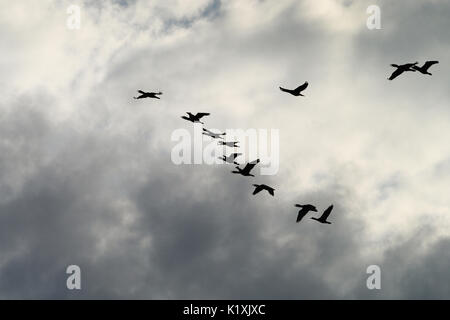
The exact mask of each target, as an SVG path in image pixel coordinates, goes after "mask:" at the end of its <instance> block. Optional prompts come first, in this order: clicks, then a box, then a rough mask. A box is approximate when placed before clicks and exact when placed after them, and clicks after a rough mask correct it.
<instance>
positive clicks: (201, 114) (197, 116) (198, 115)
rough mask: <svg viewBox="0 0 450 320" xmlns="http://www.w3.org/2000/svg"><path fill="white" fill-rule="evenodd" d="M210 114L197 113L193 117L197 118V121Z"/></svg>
mask: <svg viewBox="0 0 450 320" xmlns="http://www.w3.org/2000/svg"><path fill="white" fill-rule="evenodd" d="M209 115H210V114H209V113H206V112H199V113H197V114H196V115H195V117H196V118H198V119H200V118H202V117H204V116H209Z"/></svg>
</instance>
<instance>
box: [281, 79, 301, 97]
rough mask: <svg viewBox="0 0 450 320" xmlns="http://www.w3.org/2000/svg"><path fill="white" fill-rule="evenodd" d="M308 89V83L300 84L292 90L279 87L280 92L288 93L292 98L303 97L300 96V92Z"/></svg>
mask: <svg viewBox="0 0 450 320" xmlns="http://www.w3.org/2000/svg"><path fill="white" fill-rule="evenodd" d="M307 87H308V81H306V82H305V83H304V84H302V85H301V86H299V87H297V88H295V89H294V90H291V89H285V88H282V87H280V90H281V91H284V92H287V93H290V94H292V95H293V96H296V97H297V96H302V97H303V95H302V94H301V92H302V91H303V90H305V89H306V88H307Z"/></svg>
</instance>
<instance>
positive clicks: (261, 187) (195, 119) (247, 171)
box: [133, 61, 439, 224]
mask: <svg viewBox="0 0 450 320" xmlns="http://www.w3.org/2000/svg"><path fill="white" fill-rule="evenodd" d="M437 63H439V62H438V61H427V62H425V63H424V64H423V66H421V67H419V66H417V64H418V62H415V63H406V64H402V65H397V64H391V66H392V67H395V68H397V69H396V70H395V71H394V72H393V73H392V74H391V76H390V77H389V78H388V79H389V80H393V79H395V78H397V77H398V76H399V75H401V74H402V73H404V72H407V71H411V72H416V71H419V72H420V73H422V74H427V75H432V74H431V73H429V72H428V69H429V68H430V67H431V66H432V65H434V64H437ZM307 87H308V82H307V81H306V82H305V83H303V84H302V85H300V86H298V87H297V88H295V89H286V88H283V87H279V88H280V90H281V91H283V92H286V93H289V94H291V95H293V96H296V97H297V96H302V97H303V96H304V95H303V94H302V92H303V91H304V90H305V89H306V88H307ZM138 93H140V96H138V97H133V98H134V99H144V98H154V99H160V98H159V96H160V95H162V92H145V91H142V90H138ZM186 114H187V116H182V117H181V118H182V119H184V120H187V121H190V122H192V123H201V124H204V123H203V122H202V121H200V120H201V119H202V118H203V117H206V116H209V115H210V113H206V112H199V113H196V114H193V113H191V112H187V113H186ZM203 135H205V136H208V137H211V138H213V139H217V140H219V141H218V144H219V145H223V146H226V147H230V148H233V149H234V148H239V146H238V143H239V142H238V141H224V140H225V138H224V136H225V135H226V134H225V133H215V132H212V131H210V130H208V129H206V128H203ZM241 155H242V153H237V152H233V153H231V154H230V155H228V156H226V155H223V156H222V157H219V159H221V160H222V161H224V162H225V163H229V164H235V165H236V167H235V169H236V170H234V171H231V173H233V174H240V175H242V176H244V177H254V175H253V174H251V171H252V170H253V168H254V167H255V166H256V165H257V164H258V163H259V162H260V159H256V160H254V161H252V162H248V163H247V164H246V165H245V166H244V167H243V168H241V167H240V164H239V163H238V162H236V158H237V157H239V156H241ZM253 187H255V189H254V191H253V195H256V194H258V193H260V192H261V191H267V193H269V194H270V195H271V196H275V189H274V188H272V187H270V186H268V185H266V184H253ZM295 207H297V208H300V210H299V212H298V215H297V220H296V222H297V223H298V222H300V221H301V220H302V219H303V218H304V217H305V216H306V215H307V214H308V213H309V212H318V211H317V208H316V207H315V206H314V205H312V204H296V205H295ZM332 210H333V205H330V206H329V207H328V208H327V209H325V211H323V213H322V215H321V216H320V217H319V218H315V217H312V218H311V219H313V220H315V221H317V222H320V223H322V224H331V222H329V221H328V220H327V218H328V217H329V215H330V214H331V211H332Z"/></svg>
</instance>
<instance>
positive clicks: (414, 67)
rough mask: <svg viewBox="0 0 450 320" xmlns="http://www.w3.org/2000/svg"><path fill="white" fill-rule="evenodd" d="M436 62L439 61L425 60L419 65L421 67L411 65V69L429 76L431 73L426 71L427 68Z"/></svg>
mask: <svg viewBox="0 0 450 320" xmlns="http://www.w3.org/2000/svg"><path fill="white" fill-rule="evenodd" d="M436 63H439V61H427V62H425V63H424V64H423V66H421V67H418V66H413V69H414V70H417V71H419V72H420V73H423V74H428V75H430V76H431V75H432V74H431V73H429V72H428V69H429V68H430V67H431V66H432V65H433V64H436Z"/></svg>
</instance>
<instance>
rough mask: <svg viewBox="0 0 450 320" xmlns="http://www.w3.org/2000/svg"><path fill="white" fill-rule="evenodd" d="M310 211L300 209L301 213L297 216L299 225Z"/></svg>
mask: <svg viewBox="0 0 450 320" xmlns="http://www.w3.org/2000/svg"><path fill="white" fill-rule="evenodd" d="M308 211H309V210H308V209H306V208H302V209H300V211H299V212H298V215H297V221H296V222H297V223H298V222H300V221H301V220H302V219H303V217H304V216H306V214H307V213H308Z"/></svg>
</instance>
